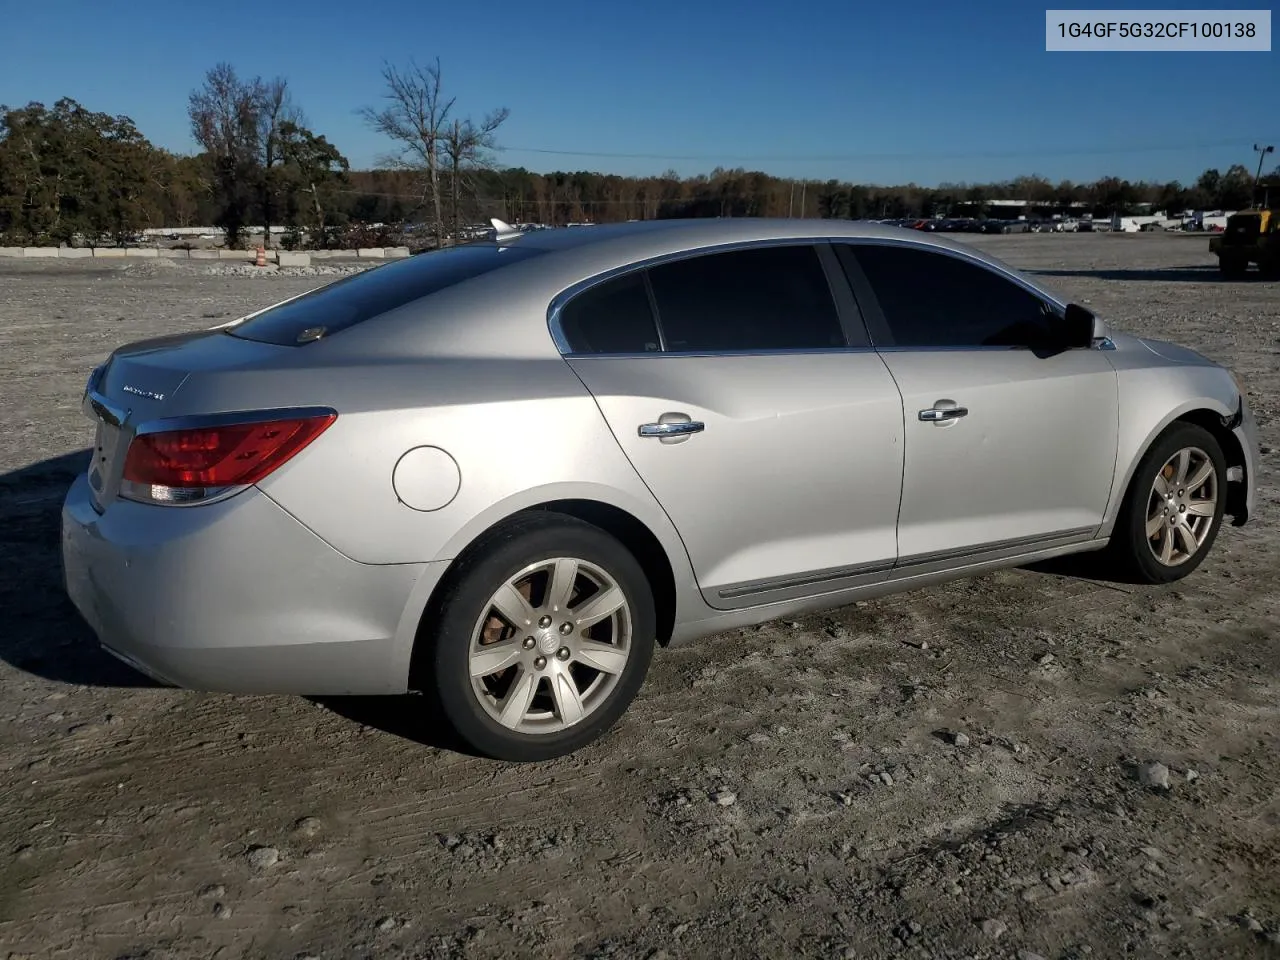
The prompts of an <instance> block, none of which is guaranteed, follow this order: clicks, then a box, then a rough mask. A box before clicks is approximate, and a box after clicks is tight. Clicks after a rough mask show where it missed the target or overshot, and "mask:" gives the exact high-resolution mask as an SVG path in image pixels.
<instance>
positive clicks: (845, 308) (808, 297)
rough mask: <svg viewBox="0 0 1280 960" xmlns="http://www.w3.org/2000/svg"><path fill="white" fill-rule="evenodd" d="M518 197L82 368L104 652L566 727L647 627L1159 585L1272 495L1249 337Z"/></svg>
mask: <svg viewBox="0 0 1280 960" xmlns="http://www.w3.org/2000/svg"><path fill="white" fill-rule="evenodd" d="M498 227H499V228H500V231H499V232H498V233H497V234H496V237H495V238H494V239H491V240H486V241H482V242H478V243H474V244H469V245H466V246H461V247H457V248H452V249H446V250H442V251H438V252H433V253H426V254H422V255H420V256H417V257H414V258H412V259H410V260H405V261H400V262H394V263H389V264H387V265H385V266H380V267H377V268H375V269H372V270H369V271H366V272H363V273H360V274H356V275H353V276H350V277H346V278H343V279H340V280H338V281H336V282H334V283H331V284H329V285H327V286H324V287H322V288H320V289H318V290H316V291H313V292H311V293H308V294H305V295H303V296H300V297H296V298H293V299H290V300H287V301H284V302H283V303H280V304H276V305H274V306H271V307H268V308H266V309H264V310H261V311H259V312H257V313H254V314H251V315H249V316H248V317H245V318H242V319H240V320H237V321H235V322H233V323H230V324H227V325H224V326H222V327H219V328H215V329H212V330H202V331H196V332H192V333H187V334H182V335H178V336H171V337H164V338H160V339H156V340H149V341H143V342H140V343H135V344H130V345H127V346H122V347H119V348H118V349H116V350H115V351H114V352H113V353H112V354H111V355H110V357H109V358H108V359H107V361H106V362H105V363H104V364H103V365H102V366H100V367H98V368H96V369H95V370H94V371H93V372H92V374H91V375H90V377H89V380H88V383H87V386H86V390H85V395H84V408H85V410H86V412H87V413H88V414H89V415H90V416H91V417H92V418H93V421H94V423H95V424H96V430H97V435H96V439H95V443H94V451H93V456H92V461H91V464H90V466H89V468H88V471H87V472H86V473H85V474H84V475H82V476H80V477H78V478H77V479H76V480H75V482H74V484H73V485H72V487H71V489H70V490H69V492H68V494H67V497H66V501H65V504H64V508H63V514H62V523H63V531H62V551H63V561H64V569H65V576H66V586H67V590H68V592H69V594H70V596H71V598H72V600H73V601H74V603H75V605H76V607H77V608H78V609H79V610H80V611H81V613H82V614H83V615H84V617H85V618H86V620H87V621H88V622H89V623H90V624H91V626H92V627H93V629H94V630H95V631H96V633H97V635H98V637H99V638H100V640H101V642H102V643H103V644H104V646H105V647H106V648H107V649H108V650H110V651H112V652H113V653H115V654H116V655H117V656H119V657H121V658H123V659H125V660H126V661H127V662H129V663H131V664H133V665H134V666H136V667H137V668H139V669H140V670H143V671H145V672H146V673H148V674H150V675H151V676H153V677H154V678H156V679H158V680H160V681H162V682H166V683H171V684H177V685H181V686H184V687H192V688H198V689H205V690H221V691H229V692H244V693H286V694H308V695H337V694H397V693H403V692H405V691H407V690H416V691H422V692H423V693H425V694H426V695H427V696H429V697H430V698H432V699H433V700H435V701H437V702H438V704H439V705H440V707H441V708H442V710H443V714H444V716H446V717H447V718H448V720H449V722H450V723H451V724H452V725H453V726H454V727H455V728H456V730H457V731H458V733H459V734H460V735H461V737H462V738H463V739H464V740H465V741H466V742H468V743H469V744H471V745H472V746H473V747H474V748H475V749H477V750H478V751H480V752H482V753H485V754H488V755H490V756H494V757H499V758H506V759H511V760H530V759H537V758H547V757H552V756H557V755H561V754H564V753H567V752H570V751H573V750H575V749H577V748H580V747H582V746H583V745H585V744H587V743H589V742H591V741H592V740H594V739H595V738H597V737H598V736H600V735H601V734H602V733H604V732H605V731H606V730H607V729H609V728H610V727H611V726H612V725H613V724H614V723H615V721H617V720H618V718H619V717H620V716H621V715H622V714H623V712H624V711H625V710H626V708H627V706H628V704H629V703H630V702H631V700H632V699H633V697H634V696H635V695H636V693H637V691H638V690H639V688H640V686H641V684H642V681H643V679H644V677H645V673H646V671H647V669H648V666H649V663H650V657H651V655H652V654H653V652H654V648H655V647H656V646H663V645H667V644H670V643H681V642H689V641H692V640H695V639H696V638H698V637H701V636H704V635H707V634H710V633H714V632H716V631H721V630H726V629H730V628H734V627H740V626H744V625H748V624H753V623H758V622H762V621H766V620H771V619H774V618H778V617H784V616H796V615H799V614H802V613H805V612H808V611H817V610H823V609H829V608H833V607H838V606H841V605H844V604H848V603H850V602H852V601H854V600H858V599H863V598H868V597H874V596H878V595H882V594H888V593H893V592H896V591H904V590H910V589H916V588H923V587H928V586H929V585H931V584H936V583H938V582H941V581H944V580H948V579H951V578H955V577H961V576H969V575H974V574H980V573H985V572H987V571H990V570H994V569H997V568H1001V567H1009V566H1014V565H1022V564H1027V563H1030V562H1032V561H1037V560H1042V559H1046V558H1050V557H1054V556H1059V555H1063V554H1069V553H1077V552H1094V554H1093V555H1094V556H1095V557H1096V562H1097V566H1098V568H1099V569H1100V570H1101V569H1104V568H1105V569H1107V570H1118V571H1122V572H1123V574H1124V575H1125V576H1127V577H1129V578H1131V579H1135V580H1138V581H1141V582H1146V583H1168V582H1171V581H1175V580H1178V579H1180V578H1182V577H1185V576H1186V575H1188V574H1189V573H1190V572H1191V571H1193V570H1194V569H1196V567H1197V566H1198V565H1199V564H1200V563H1201V562H1202V561H1203V560H1204V558H1205V555H1206V554H1207V553H1208V551H1209V550H1210V549H1211V547H1212V545H1213V543H1214V539H1215V537H1216V536H1217V535H1218V531H1219V528H1220V526H1221V524H1222V522H1223V519H1224V517H1225V516H1227V515H1230V516H1231V517H1232V518H1233V520H1234V522H1235V523H1236V524H1241V523H1244V522H1245V521H1246V520H1247V519H1248V518H1249V516H1250V514H1251V512H1252V511H1253V509H1254V501H1255V495H1256V494H1255V489H1256V480H1255V476H1256V474H1255V464H1256V442H1257V441H1256V433H1255V427H1254V421H1253V418H1252V415H1251V414H1250V411H1249V409H1248V407H1247V405H1246V403H1245V400H1244V397H1243V394H1242V392H1241V390H1240V389H1239V387H1238V386H1237V385H1236V383H1235V381H1234V380H1233V378H1232V376H1231V375H1230V374H1229V373H1228V372H1227V371H1226V370H1224V369H1223V368H1221V367H1219V366H1217V365H1215V364H1214V363H1212V362H1211V361H1209V360H1207V359H1205V358H1204V357H1202V356H1200V355H1198V354H1196V353H1193V352H1192V351H1190V350H1187V349H1184V348H1182V347H1178V346H1175V345H1174V344H1171V343H1165V342H1161V341H1156V340H1150V339H1144V338H1138V337H1134V336H1129V335H1125V334H1122V333H1120V332H1118V331H1114V330H1112V329H1110V327H1109V326H1108V325H1107V324H1105V323H1104V321H1103V320H1102V319H1100V318H1098V317H1095V316H1094V315H1092V314H1091V313H1090V312H1089V311H1088V310H1087V309H1085V308H1083V307H1081V306H1079V305H1076V304H1071V303H1068V302H1065V301H1064V300H1062V299H1061V298H1060V297H1058V296H1056V295H1055V294H1053V293H1052V292H1050V291H1048V290H1046V289H1044V288H1042V287H1040V286H1038V285H1037V283H1036V282H1035V281H1033V280H1032V279H1030V278H1028V277H1026V276H1023V275H1022V274H1020V273H1018V272H1017V271H1015V270H1013V269H1011V268H1009V267H1008V266H1006V265H1004V264H1003V263H1001V262H1000V261H999V260H997V259H995V258H993V257H991V256H989V255H988V254H985V253H983V252H981V251H978V250H976V249H973V248H971V247H969V246H967V245H964V244H961V243H956V242H954V241H952V240H950V239H948V238H946V237H943V236H940V235H936V234H926V233H922V232H919V231H912V230H904V229H898V228H889V227H880V226H874V225H869V224H851V223H847V222H846V223H842V222H840V221H835V220H824V221H816V220H799V219H787V220H777V221H773V220H750V219H724V220H695V221H657V222H647V223H630V224H620V225H616V226H597V227H595V228H594V229H592V230H555V231H543V232H536V233H527V234H519V233H516V232H511V233H508V232H507V231H506V230H505V229H504V228H503V225H500V224H499V225H498Z"/></svg>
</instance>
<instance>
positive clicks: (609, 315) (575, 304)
mask: <svg viewBox="0 0 1280 960" xmlns="http://www.w3.org/2000/svg"><path fill="white" fill-rule="evenodd" d="M560 329H561V331H562V332H563V333H564V336H565V339H566V340H568V341H569V349H570V351H571V352H573V353H649V352H652V351H656V350H657V349H658V328H657V326H656V325H655V324H654V322H653V309H652V307H651V306H650V304H649V293H648V291H647V290H645V286H644V274H642V273H633V274H628V275H627V276H624V277H618V278H617V279H616V280H608V281H606V282H604V283H601V284H599V285H597V286H594V287H592V288H590V289H589V290H587V291H586V292H585V293H582V294H579V295H578V296H576V297H574V298H573V299H572V300H570V301H569V302H568V303H567V304H565V307H564V309H563V310H561V311H560Z"/></svg>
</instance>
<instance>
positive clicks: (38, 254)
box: [22, 247, 58, 260]
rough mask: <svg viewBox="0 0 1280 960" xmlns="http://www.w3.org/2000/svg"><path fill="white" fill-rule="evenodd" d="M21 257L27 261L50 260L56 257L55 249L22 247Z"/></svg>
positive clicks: (56, 250) (56, 251)
mask: <svg viewBox="0 0 1280 960" xmlns="http://www.w3.org/2000/svg"><path fill="white" fill-rule="evenodd" d="M22 256H23V257H24V258H25V259H27V260H33V259H36V258H41V259H52V258H56V257H57V256H58V248H57V247H23V248H22Z"/></svg>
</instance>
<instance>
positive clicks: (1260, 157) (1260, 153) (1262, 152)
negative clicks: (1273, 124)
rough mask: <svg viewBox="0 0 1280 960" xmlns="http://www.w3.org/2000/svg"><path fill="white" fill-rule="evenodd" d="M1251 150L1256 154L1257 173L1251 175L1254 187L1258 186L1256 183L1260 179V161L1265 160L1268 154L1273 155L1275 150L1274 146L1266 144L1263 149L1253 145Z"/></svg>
mask: <svg viewBox="0 0 1280 960" xmlns="http://www.w3.org/2000/svg"><path fill="white" fill-rule="evenodd" d="M1253 149H1254V150H1255V151H1256V152H1257V154H1258V172H1257V173H1255V174H1254V175H1253V185H1254V186H1255V187H1256V186H1257V185H1258V181H1259V180H1260V179H1261V178H1262V161H1263V160H1264V159H1266V156H1267V154H1268V153H1275V152H1276V148H1275V144H1268V145H1267V146H1265V147H1263V146H1260V145H1258V144H1256V143H1255V144H1254V145H1253Z"/></svg>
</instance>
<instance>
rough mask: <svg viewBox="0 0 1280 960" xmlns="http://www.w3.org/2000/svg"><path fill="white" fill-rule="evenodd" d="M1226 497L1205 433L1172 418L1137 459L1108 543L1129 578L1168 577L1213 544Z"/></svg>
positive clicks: (1221, 469)
mask: <svg viewBox="0 0 1280 960" xmlns="http://www.w3.org/2000/svg"><path fill="white" fill-rule="evenodd" d="M1226 502H1227V464H1226V459H1225V458H1224V457H1223V455H1222V447H1221V446H1220V445H1219V444H1218V441H1217V440H1216V439H1214V436H1213V434H1211V433H1210V432H1209V431H1208V430H1206V429H1204V428H1203V427H1200V426H1196V425H1195V424H1193V423H1183V422H1179V423H1174V424H1173V425H1172V426H1170V427H1169V429H1167V430H1166V431H1165V432H1164V433H1163V434H1162V435H1161V436H1160V437H1159V438H1158V439H1157V440H1156V442H1155V443H1153V444H1152V445H1151V448H1150V449H1149V450H1148V451H1147V452H1146V454H1145V455H1144V456H1143V458H1142V460H1141V461H1140V462H1139V463H1138V468H1137V469H1136V470H1135V471H1134V474H1133V479H1132V480H1130V481H1129V489H1128V490H1127V491H1126V492H1125V498H1124V501H1123V503H1122V504H1121V507H1120V514H1119V516H1118V517H1117V518H1116V525H1115V529H1114V530H1113V531H1112V533H1111V544H1110V546H1109V548H1108V553H1109V555H1110V559H1111V561H1112V562H1113V564H1114V566H1115V572H1116V573H1118V574H1119V575H1120V576H1121V577H1122V578H1123V579H1125V580H1128V581H1129V582H1133V583H1148V584H1159V583H1173V582H1174V581H1176V580H1181V579H1182V578H1183V577H1185V576H1187V575H1188V574H1190V573H1191V572H1192V571H1194V570H1195V569H1196V568H1197V567H1198V566H1200V564H1201V563H1203V562H1204V558H1205V557H1206V556H1207V555H1208V553H1209V551H1210V550H1211V549H1212V548H1213V544H1214V541H1215V540H1216V539H1217V537H1218V530H1219V529H1220V528H1221V526H1222V516H1223V513H1224V512H1225V508H1226Z"/></svg>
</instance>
